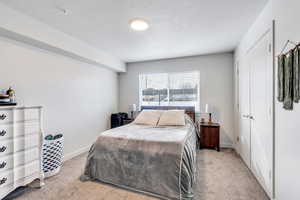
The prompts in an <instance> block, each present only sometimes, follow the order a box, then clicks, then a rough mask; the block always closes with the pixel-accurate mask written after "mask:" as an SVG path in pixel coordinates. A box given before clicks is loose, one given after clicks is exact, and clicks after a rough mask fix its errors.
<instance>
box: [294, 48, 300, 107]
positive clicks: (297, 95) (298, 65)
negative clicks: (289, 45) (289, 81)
mask: <svg viewBox="0 0 300 200" xmlns="http://www.w3.org/2000/svg"><path fill="white" fill-rule="evenodd" d="M299 55H300V48H299V46H297V47H296V48H295V50H294V64H293V74H294V75H293V79H294V83H293V97H294V102H295V103H298V102H299V100H300V85H299V84H300V82H299V75H300V62H299V61H300V60H299V59H300V56H299Z"/></svg>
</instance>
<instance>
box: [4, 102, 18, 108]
mask: <svg viewBox="0 0 300 200" xmlns="http://www.w3.org/2000/svg"><path fill="white" fill-rule="evenodd" d="M16 105H17V103H10V102H7V103H2V102H1V103H0V107H1V106H16Z"/></svg>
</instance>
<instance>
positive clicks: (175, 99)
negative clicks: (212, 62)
mask: <svg viewBox="0 0 300 200" xmlns="http://www.w3.org/2000/svg"><path fill="white" fill-rule="evenodd" d="M199 85H200V73H199V72H181V73H159V74H141V75H140V105H141V106H195V109H196V110H199V107H200V102H199V99H200V98H199V88H200V87H199Z"/></svg>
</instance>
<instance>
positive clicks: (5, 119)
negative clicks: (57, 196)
mask: <svg viewBox="0 0 300 200" xmlns="http://www.w3.org/2000/svg"><path fill="white" fill-rule="evenodd" d="M42 141H43V134H42V107H0V199H2V198H3V197H5V196H6V195H7V194H9V193H10V192H12V191H13V190H14V189H16V188H17V187H20V186H24V185H27V184H29V183H31V182H32V181H34V180H35V179H39V180H40V186H42V185H43V184H44V182H43V181H44V180H43V179H44V176H43V172H42V159H41V158H42V152H41V149H42V148H41V147H42Z"/></svg>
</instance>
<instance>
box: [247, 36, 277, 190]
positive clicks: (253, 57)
mask: <svg viewBox="0 0 300 200" xmlns="http://www.w3.org/2000/svg"><path fill="white" fill-rule="evenodd" d="M271 41H272V33H271V32H270V31H269V32H267V33H266V34H265V35H264V36H263V37H262V38H261V39H260V40H259V42H258V43H257V44H256V45H255V46H254V48H253V49H252V50H251V51H250V53H249V58H250V60H249V64H250V116H251V117H250V120H251V147H252V148H251V169H252V171H253V173H254V174H255V175H256V177H257V179H258V180H259V182H260V183H261V184H262V186H263V187H264V188H265V190H266V191H267V192H268V193H270V192H271V191H272V173H273V172H272V167H273V64H272V58H273V56H272V48H271V47H272V46H271V44H272V42H271Z"/></svg>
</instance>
